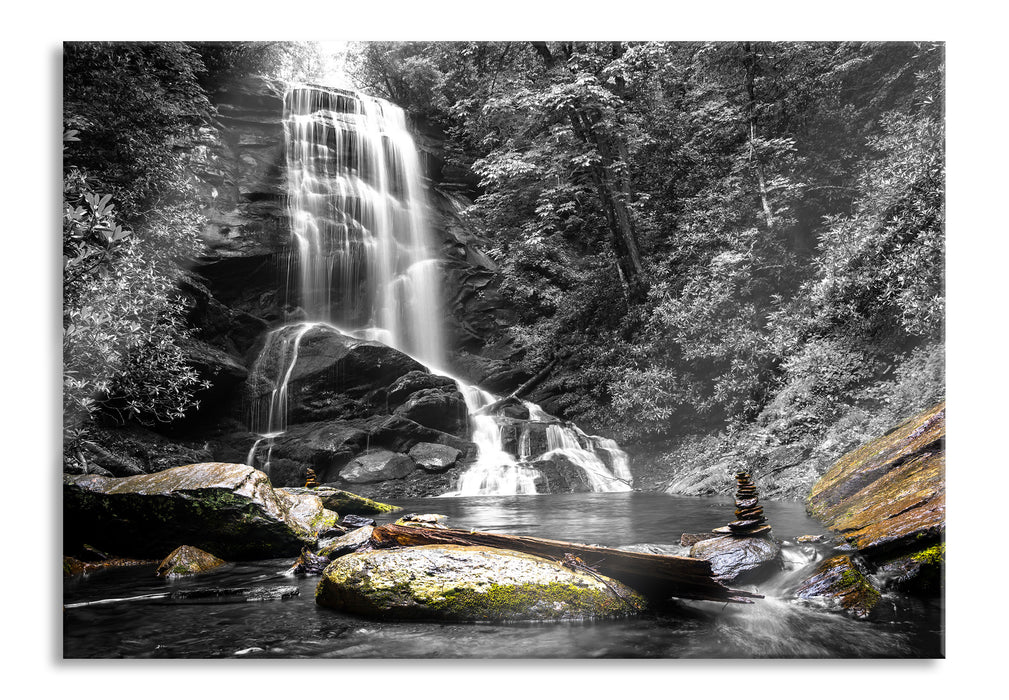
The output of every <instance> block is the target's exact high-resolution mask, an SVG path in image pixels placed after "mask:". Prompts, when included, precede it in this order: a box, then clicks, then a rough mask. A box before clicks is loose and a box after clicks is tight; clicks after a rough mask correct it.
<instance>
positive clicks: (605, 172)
mask: <svg viewBox="0 0 1009 700" xmlns="http://www.w3.org/2000/svg"><path fill="white" fill-rule="evenodd" d="M532 45H533V48H534V49H535V50H536V52H537V53H538V54H539V55H540V57H541V58H542V59H543V62H544V63H545V64H546V67H547V70H552V69H554V68H555V67H557V66H558V65H559V62H558V61H557V58H556V57H555V56H554V55H553V52H551V51H550V47H549V46H547V44H546V42H543V41H534V42H532ZM567 116H568V120H569V121H570V122H571V126H572V128H573V130H574V132H575V135H576V136H578V138H580V139H581V140H582V141H584V142H585V143H587V144H589V145H591V146H592V147H594V148H595V150H596V152H597V153H599V158H600V162H599V163H598V164H596V165H593V166H591V167H590V168H589V171H590V172H589V174H590V176H591V178H592V182H593V184H594V185H595V188H596V193H597V196H598V197H599V203H600V206H601V207H602V210H603V215H604V216H605V217H606V224H607V228H608V229H609V234H610V235H609V238H610V245H611V247H612V248H613V254H614V256H615V257H616V260H617V272H618V273H619V275H620V281H621V283H622V284H623V286H624V296H625V297H626V298H627V299H628V300H633V299H637V298H640V297H641V296H642V295H643V293H644V292H645V289H646V280H645V270H644V265H643V263H642V260H641V249H640V246H639V245H638V236H637V231H636V230H635V227H634V219H633V217H632V216H631V213H630V210H629V209H628V208H627V205H628V204H629V203H630V201H631V199H632V197H633V193H632V189H631V185H630V181H629V180H628V178H627V177H626V176H624V175H620V174H618V173H617V172H616V168H615V166H616V165H617V164H618V163H619V162H620V161H623V163H625V164H626V162H627V160H626V158H627V147H626V145H625V144H623V143H622V142H620V141H619V139H614V138H613V137H612V135H610V134H605V133H601V132H600V130H599V129H598V128H597V124H596V123H595V122H594V120H593V119H592V118H591V117H590V116H589V115H588V114H587V113H586V111H585V110H582V109H578V108H577V107H570V108H568V109H567Z"/></svg>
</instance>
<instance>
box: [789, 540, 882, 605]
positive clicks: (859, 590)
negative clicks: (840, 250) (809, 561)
mask: <svg viewBox="0 0 1009 700" xmlns="http://www.w3.org/2000/svg"><path fill="white" fill-rule="evenodd" d="M795 595H796V596H798V597H799V598H805V599H808V598H827V599H832V600H833V601H835V602H836V603H837V604H838V605H840V606H841V608H843V609H844V610H847V611H849V612H850V613H852V614H853V615H855V616H856V617H866V616H868V615H869V613H870V612H871V611H872V609H873V607H874V606H875V605H876V603H878V602H879V598H880V594H879V591H878V590H876V589H875V588H874V587H873V585H872V583H870V582H869V579H867V578H866V577H865V575H864V574H863V573H862V572H861V571H860V570H859V569H858V567H857V566H856V565H855V563H854V562H853V561H852V560H851V558H850V557H848V556H847V555H845V554H839V555H837V556H834V557H831V558H829V559H825V560H824V561H822V562H820V564H819V565H817V567H816V570H815V571H814V572H813V574H812V576H810V577H809V578H807V579H805V580H804V581H803V582H802V583H800V584H799V586H798V588H797V589H796V591H795Z"/></svg>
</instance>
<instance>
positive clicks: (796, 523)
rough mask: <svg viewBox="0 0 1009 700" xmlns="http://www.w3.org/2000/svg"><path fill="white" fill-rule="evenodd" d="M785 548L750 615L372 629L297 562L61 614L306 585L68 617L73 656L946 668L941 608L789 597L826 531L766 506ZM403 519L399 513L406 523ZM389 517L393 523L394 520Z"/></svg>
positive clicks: (449, 503) (693, 517) (611, 513)
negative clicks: (318, 593) (868, 617)
mask: <svg viewBox="0 0 1009 700" xmlns="http://www.w3.org/2000/svg"><path fill="white" fill-rule="evenodd" d="M396 504H397V505H401V506H403V507H404V512H414V513H443V514H445V515H448V516H449V518H450V520H449V521H448V523H449V524H450V525H452V526H454V527H465V528H473V529H479V530H486V531H492V532H504V533H511V534H524V535H536V536H541V537H550V538H553V539H562V540H570V541H575V542H587V543H592V544H600V545H607V546H617V547H619V546H624V545H631V544H641V543H653V544H675V543H678V542H679V538H680V534H681V533H684V532H705V531H707V530H710V529H711V528H713V527H718V526H720V525H724V524H725V522H727V521H728V520H731V519H732V503H731V501H730V500H729V499H698V498H682V497H676V496H667V495H664V494H643V493H606V494H564V495H544V496H511V497H491V496H484V497H472V498H436V499H418V500H412V501H397V502H396ZM762 505H763V506H764V511H765V514H766V516H767V518H768V520H769V521H770V523H771V524H772V526H773V528H774V535H775V536H776V537H777V538H778V539H780V540H784V543H785V544H784V549H783V554H784V557H785V560H786V570H785V571H783V572H782V573H781V574H780V575H779V576H777V577H776V578H774V579H772V580H770V581H768V582H766V583H763V584H761V585H760V586H756V587H748V588H750V590H755V591H757V592H759V593H762V594H764V595H765V596H766V597H765V598H764V599H763V600H758V601H756V602H755V604H753V605H722V604H717V603H707V602H688V601H683V602H674V603H673V604H672V605H671V606H670V607H669V609H666V610H662V611H661V612H659V613H654V614H648V615H645V616H640V617H634V618H627V619H621V620H607V621H601V622H585V623H544V624H524V625H518V624H510V625H499V624H443V623H417V622H374V621H371V620H366V619H363V618H358V617H354V616H351V615H345V614H342V613H340V612H337V611H334V610H330V609H326V608H321V607H319V606H317V605H316V604H315V598H314V592H315V585H316V583H317V582H318V578H317V577H309V578H293V577H289V576H286V575H285V574H284V572H285V571H286V570H287V569H288V568H289V567H290V565H291V564H292V562H293V560H292V559H275V560H268V561H257V562H243V563H240V564H231V565H228V566H227V567H225V568H224V569H222V570H219V571H217V572H212V573H209V574H206V575H203V576H200V577H195V578H191V579H188V580H184V581H174V582H166V581H163V580H160V579H158V578H156V577H155V576H154V575H153V572H152V570H151V569H150V568H145V567H137V568H132V569H126V570H120V571H110V572H104V573H98V574H94V575H91V576H88V577H83V578H77V579H73V580H69V581H66V582H65V583H64V603H68V604H69V603H78V602H86V601H100V600H107V599H112V598H129V597H135V596H142V595H150V594H157V593H165V592H168V591H171V590H173V589H176V588H209V587H248V586H292V585H293V586H297V588H298V590H299V595H298V596H296V597H293V598H289V599H286V600H275V601H264V602H245V603H203V604H193V603H185V602H183V601H174V602H168V601H165V600H160V599H157V600H126V601H121V602H113V603H104V604H100V605H90V606H86V607H75V608H70V609H67V610H65V612H64V614H63V630H64V637H63V651H64V656H65V657H67V658H82V657H99V658H108V657H114V658H118V657H129V658H178V657H190V658H219V657H236V658H265V657H270V658H276V657H287V658H315V657H319V658H339V657H348V658H375V657H379V658H414V657H434V658H438V657H441V658H562V657H577V658H585V657H589V658H601V657H624V658H626V657H667V658H680V657H695V658H697V657H700V658H719V657H720V658H744V657H845V658H849V657H937V656H941V655H942V632H941V623H942V608H941V603H940V601H937V600H936V601H921V600H915V599H909V598H905V597H903V596H893V595H889V594H887V595H886V596H884V599H883V601H882V603H881V604H880V606H879V614H878V615H877V616H876V618H877V619H874V620H872V621H860V620H854V619H851V618H849V617H847V616H846V615H844V614H842V613H838V612H835V611H832V610H829V609H827V608H825V607H823V606H820V605H817V604H814V603H810V602H805V601H797V600H794V599H792V598H791V597H790V596H789V595H788V591H789V590H791V587H792V586H794V584H795V583H796V582H798V581H800V580H801V579H802V578H803V574H804V573H807V572H808V569H809V568H810V567H811V566H814V565H815V562H816V561H818V560H819V559H820V558H822V556H823V552H820V551H818V550H816V549H815V548H814V547H811V546H801V545H796V544H794V538H795V537H797V536H798V535H802V534H816V533H821V532H823V529H822V527H821V526H820V525H819V524H818V523H817V522H816V521H814V520H812V519H810V518H809V517H807V516H806V515H805V513H804V512H803V508H802V505H801V504H797V503H774V502H763V503H762ZM397 515H401V514H397ZM386 519H387V520H388V519H391V518H386Z"/></svg>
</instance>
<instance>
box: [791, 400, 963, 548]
mask: <svg viewBox="0 0 1009 700" xmlns="http://www.w3.org/2000/svg"><path fill="white" fill-rule="evenodd" d="M945 436H946V407H945V403H941V404H939V405H937V406H934V407H932V408H930V409H929V410H927V411H923V412H922V413H920V414H918V415H917V416H914V417H913V418H910V419H908V420H907V421H905V422H904V423H902V424H900V425H898V426H897V427H896V428H894V429H893V430H891V431H890V432H889V433H887V434H886V435H884V436H883V437H880V438H878V439H876V440H872V441H870V442H868V443H866V444H864V445H862V446H861V447H859V448H858V449H856V450H853V451H851V452H849V453H848V454H846V455H844V456H843V457H842V458H841V459H840V460H838V461H837V463H835V464H834V466H833V467H831V469H830V470H828V471H827V473H826V474H824V475H823V477H821V478H820V480H819V481H818V482H817V483H816V484H815V485H814V486H813V488H812V490H811V491H810V494H809V498H808V499H807V501H806V508H807V510H808V511H809V513H810V514H811V515H813V516H814V517H816V518H819V519H820V520H822V521H823V522H824V523H825V524H826V525H827V527H829V528H830V529H831V530H833V531H835V532H837V533H839V534H840V535H841V536H842V537H843V538H844V539H845V540H847V542H849V543H850V544H851V545H852V546H854V547H855V548H856V549H858V550H859V551H860V552H861V553H863V554H865V555H867V556H871V557H874V558H879V557H880V556H883V555H890V554H893V553H896V552H913V551H918V550H921V549H923V548H925V547H927V546H930V545H932V544H935V543H937V542H938V541H939V540H941V539H942V536H943V533H944V532H945V513H946V486H945V466H946V451H945V445H944V440H945Z"/></svg>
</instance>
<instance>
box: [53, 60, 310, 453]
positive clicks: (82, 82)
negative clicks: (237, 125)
mask: <svg viewBox="0 0 1009 700" xmlns="http://www.w3.org/2000/svg"><path fill="white" fill-rule="evenodd" d="M312 56H313V54H312V53H311V52H310V51H307V50H306V49H304V48H302V47H299V46H296V45H290V44H272V43H271V44H243V43H214V44H193V45H188V44H184V43H178V42H163V43H103V42H80V43H67V44H65V45H64V55H63V78H64V94H63V126H64V169H63V231H62V238H63V244H62V248H63V359H64V374H63V397H64V401H63V408H64V425H65V426H66V428H67V434H66V438H67V439H66V441H65V449H67V450H69V451H70V452H71V454H72V453H73V452H74V451H76V448H77V444H78V442H79V440H80V439H82V438H83V436H85V435H86V431H87V429H88V427H89V426H90V425H91V424H92V423H93V421H94V420H96V419H98V418H101V419H112V420H115V421H117V422H122V421H136V422H140V423H146V424H155V423H168V422H172V421H175V420H177V419H179V418H181V417H183V416H184V415H186V413H187V412H188V411H190V410H191V409H192V408H194V407H195V406H196V405H197V395H198V391H199V390H200V389H201V388H202V387H205V386H206V382H205V381H204V380H203V379H201V378H200V377H199V376H198V375H197V374H196V372H195V371H194V369H193V368H192V367H191V366H190V364H189V363H188V362H187V359H186V342H187V339H188V337H189V330H188V329H187V328H186V326H185V320H184V319H185V312H186V309H185V308H184V305H183V303H182V301H181V299H180V297H179V295H178V293H177V285H178V280H179V278H180V275H182V273H183V272H184V270H185V269H186V267H187V266H188V265H189V264H190V263H191V261H192V259H193V257H194V256H196V255H197V254H198V253H199V250H200V242H199V240H200V239H199V232H200V229H201V227H202V226H203V218H202V216H201V214H200V209H201V206H202V203H201V202H200V200H199V195H198V190H197V188H196V186H195V181H194V177H193V168H194V158H195V154H196V153H197V152H198V149H199V146H200V145H201V144H202V141H203V140H204V139H205V138H206V136H207V134H208V133H209V130H210V129H212V121H211V118H212V116H213V113H214V110H213V107H212V104H211V101H210V99H209V97H208V92H207V91H208V89H212V88H213V87H215V86H218V85H221V84H222V83H224V82H226V81H227V80H231V79H235V78H237V77H241V76H242V75H244V74H248V73H250V72H261V71H262V72H266V71H267V69H270V68H271V67H275V66H278V65H283V66H285V67H286V69H288V70H294V67H297V66H299V65H302V64H304V63H305V62H307V61H309V60H310V59H311V58H312ZM205 59H206V60H205ZM207 64H209V66H210V68H209V69H208V65H207Z"/></svg>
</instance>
